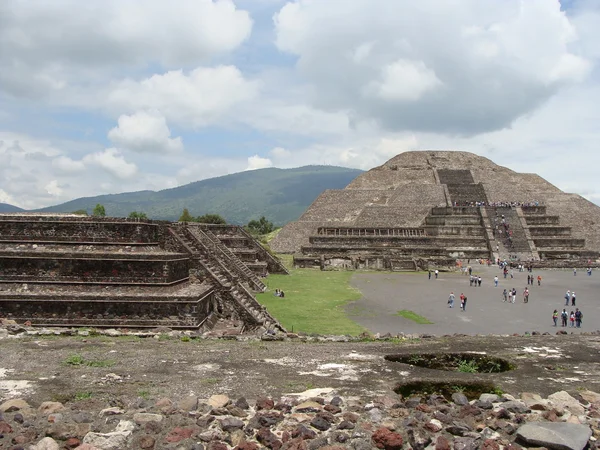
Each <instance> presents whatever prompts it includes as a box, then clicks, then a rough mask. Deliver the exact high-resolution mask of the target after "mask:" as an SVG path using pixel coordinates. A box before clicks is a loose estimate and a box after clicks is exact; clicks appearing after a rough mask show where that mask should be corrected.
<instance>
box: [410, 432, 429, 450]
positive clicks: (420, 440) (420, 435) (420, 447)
mask: <svg viewBox="0 0 600 450" xmlns="http://www.w3.org/2000/svg"><path fill="white" fill-rule="evenodd" d="M408 442H409V443H410V446H411V447H412V448H413V449H414V450H424V449H425V447H427V446H428V445H429V444H431V436H430V435H429V434H428V433H427V432H425V431H423V430H419V429H415V428H409V430H408Z"/></svg>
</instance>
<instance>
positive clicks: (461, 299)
mask: <svg viewBox="0 0 600 450" xmlns="http://www.w3.org/2000/svg"><path fill="white" fill-rule="evenodd" d="M459 299H460V310H461V311H462V310H463V308H464V306H465V294H464V293H462V292H461V293H460V297H459Z"/></svg>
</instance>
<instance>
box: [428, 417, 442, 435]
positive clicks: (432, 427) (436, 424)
mask: <svg viewBox="0 0 600 450" xmlns="http://www.w3.org/2000/svg"><path fill="white" fill-rule="evenodd" d="M425 428H426V429H427V430H429V431H431V432H432V433H437V432H438V431H440V430H441V429H442V428H444V427H443V426H442V422H440V421H439V420H437V419H431V420H430V421H429V422H427V423H426V424H425Z"/></svg>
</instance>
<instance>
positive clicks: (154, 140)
mask: <svg viewBox="0 0 600 450" xmlns="http://www.w3.org/2000/svg"><path fill="white" fill-rule="evenodd" d="M108 138H109V139H110V140H111V141H112V143H113V144H115V145H116V146H117V147H120V148H125V149H127V150H132V151H134V152H140V153H163V152H164V153H172V152H179V151H182V150H183V143H182V142H181V138H180V137H177V138H171V130H169V127H168V126H167V121H166V120H165V118H164V117H163V116H162V115H161V114H160V113H159V112H158V111H156V110H152V111H138V112H136V113H135V114H132V115H130V116H128V115H122V116H121V117H119V124H118V126H116V127H115V128H113V129H112V130H110V131H109V132H108Z"/></svg>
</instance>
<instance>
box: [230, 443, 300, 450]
mask: <svg viewBox="0 0 600 450" xmlns="http://www.w3.org/2000/svg"><path fill="white" fill-rule="evenodd" d="M258 449H259V446H258V445H257V444H256V443H255V442H241V443H240V444H239V445H236V446H235V447H234V449H233V450H258ZM290 450H291V449H290Z"/></svg>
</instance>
